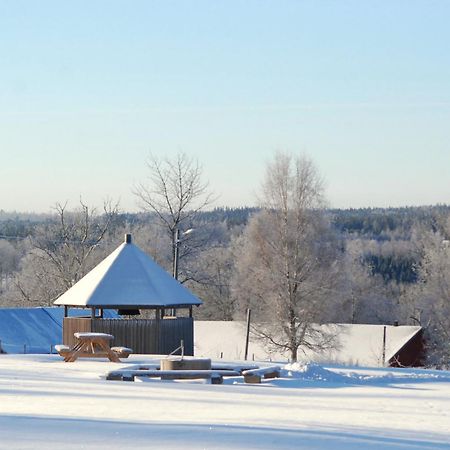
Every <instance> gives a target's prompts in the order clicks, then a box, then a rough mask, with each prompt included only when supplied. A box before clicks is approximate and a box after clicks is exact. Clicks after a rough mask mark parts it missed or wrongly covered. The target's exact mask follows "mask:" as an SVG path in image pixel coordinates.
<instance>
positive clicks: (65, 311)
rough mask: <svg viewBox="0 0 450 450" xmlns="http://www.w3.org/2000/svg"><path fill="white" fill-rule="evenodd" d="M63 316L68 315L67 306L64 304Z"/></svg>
mask: <svg viewBox="0 0 450 450" xmlns="http://www.w3.org/2000/svg"><path fill="white" fill-rule="evenodd" d="M64 317H69V307H68V306H67V305H64Z"/></svg>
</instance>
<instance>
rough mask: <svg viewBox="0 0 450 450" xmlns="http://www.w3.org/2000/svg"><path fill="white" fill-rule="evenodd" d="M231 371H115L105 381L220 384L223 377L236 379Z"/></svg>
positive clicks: (235, 375)
mask: <svg viewBox="0 0 450 450" xmlns="http://www.w3.org/2000/svg"><path fill="white" fill-rule="evenodd" d="M239 375H240V373H239V372H236V371H233V370H154V369H149V370H148V369H138V370H129V369H128V370H127V369H124V370H115V371H112V372H109V373H108V374H107V375H106V379H107V380H120V381H134V379H135V377H148V378H161V380H195V379H207V380H211V383H212V384H222V383H223V377H224V376H225V377H238V376H239Z"/></svg>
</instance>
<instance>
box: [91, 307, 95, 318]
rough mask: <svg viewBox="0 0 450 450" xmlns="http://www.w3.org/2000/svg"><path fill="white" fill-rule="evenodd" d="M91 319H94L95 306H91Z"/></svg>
mask: <svg viewBox="0 0 450 450" xmlns="http://www.w3.org/2000/svg"><path fill="white" fill-rule="evenodd" d="M91 319H92V320H94V319H95V306H94V307H93V308H91Z"/></svg>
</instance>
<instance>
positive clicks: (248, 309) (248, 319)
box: [244, 308, 252, 361]
mask: <svg viewBox="0 0 450 450" xmlns="http://www.w3.org/2000/svg"><path fill="white" fill-rule="evenodd" d="M251 314H252V310H251V309H250V308H247V334H246V336H245V356H244V360H245V361H247V356H248V341H249V338H250V317H251Z"/></svg>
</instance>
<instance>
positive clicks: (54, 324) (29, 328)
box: [0, 308, 119, 353]
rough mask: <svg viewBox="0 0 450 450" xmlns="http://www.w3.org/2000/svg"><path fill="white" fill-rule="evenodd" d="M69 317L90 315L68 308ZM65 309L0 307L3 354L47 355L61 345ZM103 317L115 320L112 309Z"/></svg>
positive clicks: (115, 316) (83, 311)
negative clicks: (54, 347)
mask: <svg viewBox="0 0 450 450" xmlns="http://www.w3.org/2000/svg"><path fill="white" fill-rule="evenodd" d="M69 316H75V317H77V316H88V317H89V316H90V311H86V310H82V309H71V310H70V311H69ZM63 317H64V308H0V346H1V349H2V350H3V351H4V352H6V353H50V352H51V351H53V350H52V348H53V346H55V345H56V344H61V343H62V322H63ZM104 317H105V318H117V317H119V316H118V315H117V313H116V312H115V311H113V310H105V311H104Z"/></svg>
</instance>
